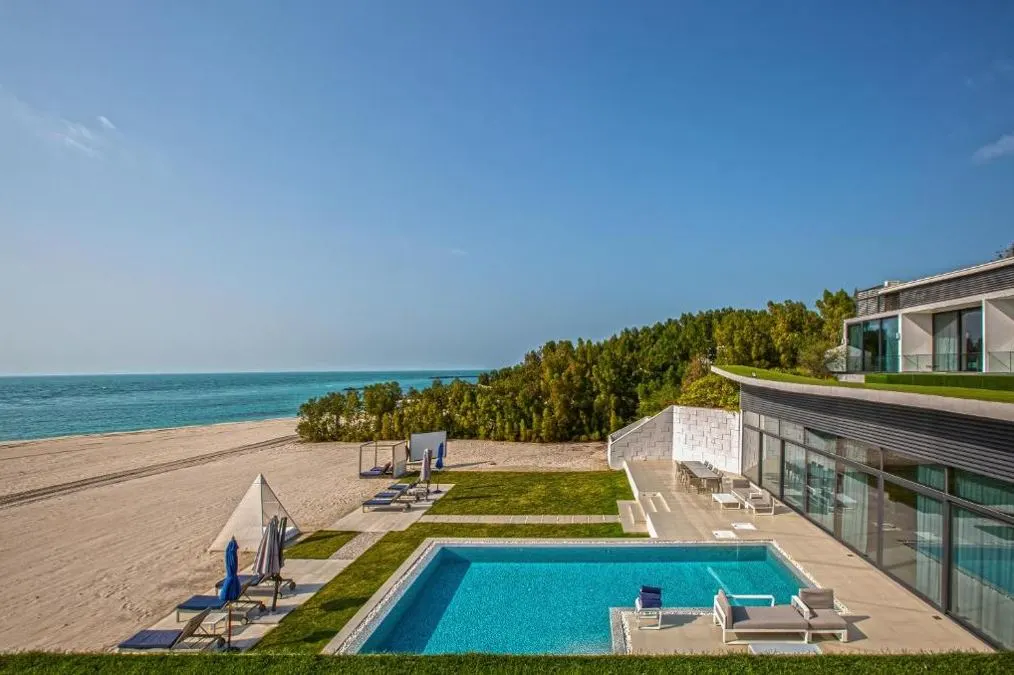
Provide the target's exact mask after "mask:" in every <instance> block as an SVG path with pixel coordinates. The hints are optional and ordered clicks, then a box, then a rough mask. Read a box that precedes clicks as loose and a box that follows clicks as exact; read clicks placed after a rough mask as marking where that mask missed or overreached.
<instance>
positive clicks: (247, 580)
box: [215, 574, 263, 588]
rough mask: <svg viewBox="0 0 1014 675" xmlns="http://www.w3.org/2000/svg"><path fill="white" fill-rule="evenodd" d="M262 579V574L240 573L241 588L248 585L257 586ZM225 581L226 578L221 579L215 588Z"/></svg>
mask: <svg viewBox="0 0 1014 675" xmlns="http://www.w3.org/2000/svg"><path fill="white" fill-rule="evenodd" d="M261 581H263V577H261V575H259V574H240V575H239V586H240V588H244V587H246V586H256V585H257V584H259V583H260V582H261ZM224 583H225V579H219V580H218V583H217V584H215V588H221V587H222V584H224Z"/></svg>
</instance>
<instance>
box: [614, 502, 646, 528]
mask: <svg viewBox="0 0 1014 675" xmlns="http://www.w3.org/2000/svg"><path fill="white" fill-rule="evenodd" d="M617 504H618V505H619V507H620V525H621V526H623V531H624V532H627V533H633V532H637V533H643V532H647V531H648V525H647V523H646V521H645V517H644V509H642V508H641V505H640V503H638V502H636V501H634V500H623V501H618V502H617Z"/></svg>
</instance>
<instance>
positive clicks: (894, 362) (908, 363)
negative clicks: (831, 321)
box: [845, 351, 1014, 373]
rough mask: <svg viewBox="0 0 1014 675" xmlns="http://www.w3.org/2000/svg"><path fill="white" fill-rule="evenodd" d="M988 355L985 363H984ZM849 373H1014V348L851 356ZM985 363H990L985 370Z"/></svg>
mask: <svg viewBox="0 0 1014 675" xmlns="http://www.w3.org/2000/svg"><path fill="white" fill-rule="evenodd" d="M983 356H985V364H984V363H983V361H984V359H983ZM845 361H846V363H845V365H846V369H845V372H847V373H897V372H903V373H981V372H983V371H984V370H988V372H991V373H1014V351H1009V352H989V353H988V354H985V355H983V354H981V353H972V354H957V353H946V354H939V353H938V354H905V355H904V356H878V357H872V356H868V355H865V356H850V357H848V358H847V359H846V360H845ZM983 365H988V366H989V367H988V369H984V368H983Z"/></svg>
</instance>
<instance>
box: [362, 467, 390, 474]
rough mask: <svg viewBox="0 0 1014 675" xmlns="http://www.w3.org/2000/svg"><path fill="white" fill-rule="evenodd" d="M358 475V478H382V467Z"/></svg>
mask: <svg viewBox="0 0 1014 675" xmlns="http://www.w3.org/2000/svg"><path fill="white" fill-rule="evenodd" d="M359 475H360V476H383V475H384V467H382V466H375V467H373V468H372V469H370V470H369V471H363V472H361V473H360V474H359Z"/></svg>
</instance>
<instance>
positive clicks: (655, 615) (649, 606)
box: [634, 586, 662, 630]
mask: <svg viewBox="0 0 1014 675" xmlns="http://www.w3.org/2000/svg"><path fill="white" fill-rule="evenodd" d="M634 617H635V618H636V619H637V628H638V629H641V628H648V629H651V630H658V629H659V628H661V627H662V589H661V588H657V587H655V586H641V591H640V592H639V593H638V594H637V598H636V599H635V600H634ZM642 619H654V620H655V625H654V626H642V625H641V620H642Z"/></svg>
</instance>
